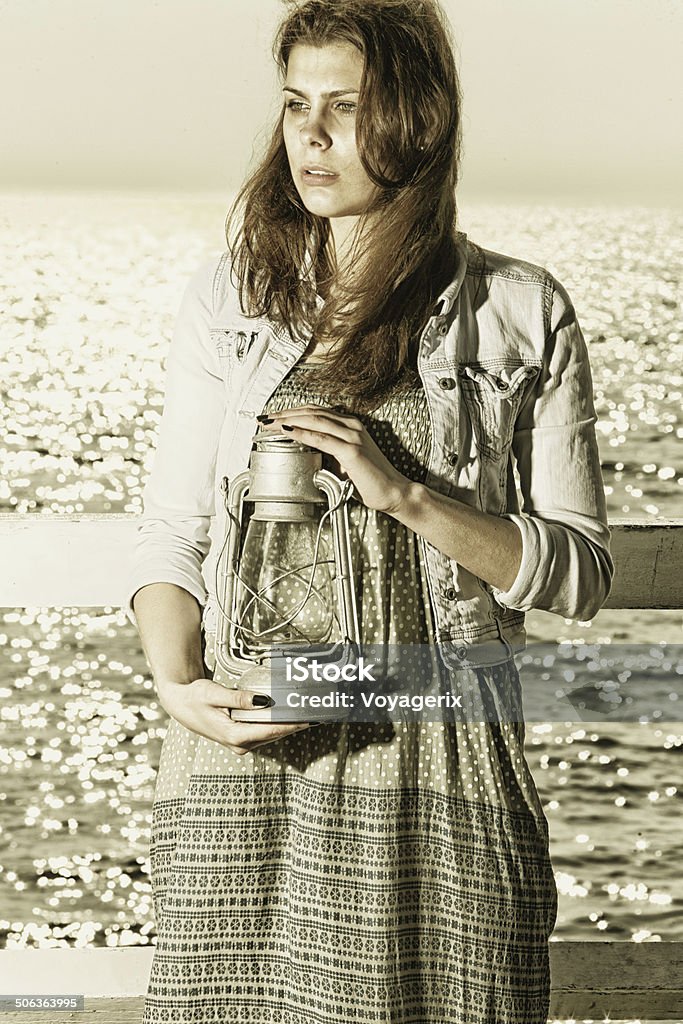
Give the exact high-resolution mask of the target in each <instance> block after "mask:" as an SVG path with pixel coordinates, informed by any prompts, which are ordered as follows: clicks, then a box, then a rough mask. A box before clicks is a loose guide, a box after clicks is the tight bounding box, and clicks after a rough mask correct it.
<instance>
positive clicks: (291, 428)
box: [282, 423, 294, 430]
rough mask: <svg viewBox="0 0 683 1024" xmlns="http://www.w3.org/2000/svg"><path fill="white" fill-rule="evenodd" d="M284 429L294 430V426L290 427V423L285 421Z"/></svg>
mask: <svg viewBox="0 0 683 1024" xmlns="http://www.w3.org/2000/svg"><path fill="white" fill-rule="evenodd" d="M282 429H283V430H294V427H290V426H289V424H288V423H283V424H282Z"/></svg>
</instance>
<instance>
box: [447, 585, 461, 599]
mask: <svg viewBox="0 0 683 1024" xmlns="http://www.w3.org/2000/svg"><path fill="white" fill-rule="evenodd" d="M457 596H458V595H457V594H456V592H455V589H454V588H453V587H449V588H448V590H447V591H446V599H447V600H448V601H455V599H456V597H457Z"/></svg>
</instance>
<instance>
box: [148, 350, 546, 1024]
mask: <svg viewBox="0 0 683 1024" xmlns="http://www.w3.org/2000/svg"><path fill="white" fill-rule="evenodd" d="M308 373H309V369H308V368H307V367H306V366H305V365H304V364H299V365H297V366H296V367H294V369H293V370H292V371H291V372H290V373H289V374H288V376H287V377H286V378H285V379H284V380H283V382H282V383H281V384H280V386H279V388H278V389H277V391H276V392H275V393H274V394H273V396H272V397H271V399H270V401H269V403H268V406H267V409H269V410H279V409H283V408H288V407H290V406H292V405H298V404H303V403H306V402H314V403H318V404H330V402H326V399H325V396H323V395H320V394H319V393H317V392H316V391H314V390H312V388H311V386H310V385H309V381H310V377H308V379H307V374H308ZM362 418H363V420H364V422H365V424H366V426H367V429H368V430H369V432H370V433H371V435H372V437H373V438H374V440H375V441H376V443H377V444H378V446H379V447H380V448H381V449H382V451H383V452H384V453H385V455H386V456H387V457H388V458H389V460H390V461H391V462H392V463H393V465H395V466H396V468H397V469H398V470H399V471H400V472H403V473H405V475H406V476H408V477H410V478H412V479H421V478H422V477H423V476H424V468H425V466H426V465H427V462H428V455H429V448H430V443H431V435H430V423H429V414H428V409H427V404H426V399H425V395H424V392H423V390H422V387H421V384H420V381H419V378H418V377H417V376H416V375H413V377H412V378H411V380H410V381H409V382H408V386H407V387H405V386H404V387H403V388H402V389H400V390H399V391H397V392H396V393H393V394H392V395H390V396H389V397H388V398H387V399H386V401H384V402H383V404H382V405H380V406H379V407H378V408H376V409H375V410H374V411H373V412H371V413H369V414H367V416H363V417H362ZM350 518H351V526H352V531H353V535H354V536H355V545H356V548H357V550H358V552H359V553H360V559H359V568H358V571H357V573H356V577H357V579H356V586H357V596H358V604H359V616H360V620H361V635H362V638H363V641H364V642H371V643H380V644H382V643H400V644H423V645H424V644H429V643H432V630H431V627H430V620H429V601H428V596H427V594H426V591H425V576H424V573H423V570H422V566H421V564H420V551H419V546H418V544H417V538H416V536H415V534H414V533H413V532H412V531H410V530H408V529H406V528H405V527H403V526H402V525H401V524H399V523H397V522H396V521H395V520H394V519H392V518H391V517H389V516H386V515H383V514H382V513H378V512H374V511H372V510H369V509H367V508H366V507H365V506H364V505H362V504H361V503H360V502H352V503H351V506H350ZM209 639H210V638H207V640H209ZM466 671H467V673H469V675H470V676H471V679H470V683H471V684H472V685H473V686H482V687H485V688H488V689H489V690H490V691H491V692H496V691H499V690H502V689H506V690H507V691H508V692H513V693H514V694H516V696H517V697H519V676H518V674H517V671H516V668H515V666H514V663H512V662H511V663H509V664H507V665H502V666H500V665H499V666H495V667H493V668H487V669H477V670H473V669H470V670H466ZM151 858H152V882H153V891H154V900H155V910H156V917H157V930H158V944H157V948H156V951H155V956H154V962H153V967H152V974H151V979H150V985H149V991H148V995H147V999H146V1002H145V1015H144V1022H145V1024H172V1022H176V1021H177V1022H180V1021H183V1022H194V1024H210V1022H214V1021H215V1022H221V1024H223V1022H228V1021H239V1022H242V1024H275V1022H277V1024H351V1022H353V1024H545V1021H546V1019H547V1013H548V997H549V968H548V949H547V940H548V937H549V935H550V932H551V931H552V928H553V926H554V923H555V915H556V907H557V903H556V889H555V883H554V878H553V873H552V868H551V864H550V859H549V854H548V833H547V823H546V819H545V817H544V815H543V811H542V808H541V805H540V802H539V798H538V794H537V792H536V787H535V785H534V782H533V779H532V777H531V775H530V772H529V769H528V766H527V763H526V761H525V757H524V726H523V723H520V722H510V723H505V722H501V723H498V724H496V723H491V722H489V721H482V722H469V723H467V722H460V723H457V722H455V723H453V722H450V723H447V724H444V723H443V722H428V721H424V720H422V721H419V722H415V721H413V722H406V721H393V720H392V721H391V722H380V723H378V722H327V723H324V724H322V725H319V726H316V727H313V728H310V729H307V730H304V731H303V732H298V733H294V734H292V735H290V736H288V737H285V738H284V739H282V740H278V741H275V742H273V743H269V744H266V745H265V746H261V747H259V748H258V749H256V750H254V751H253V752H251V753H248V754H246V755H244V756H241V757H240V756H237V755H235V754H233V753H232V752H231V751H230V750H229V749H228V748H227V747H223V746H221V745H219V744H217V743H213V742H211V741H209V740H206V739H204V738H203V737H199V736H197V735H195V734H193V733H190V732H189V731H187V730H186V729H184V728H183V727H182V726H181V725H179V724H178V723H177V722H175V721H173V720H171V721H170V723H169V728H168V732H167V735H166V738H165V741H164V744H163V749H162V755H161V760H160V765H159V773H158V781H157V788H156V794H155V801H154V808H153V829H152V842H151Z"/></svg>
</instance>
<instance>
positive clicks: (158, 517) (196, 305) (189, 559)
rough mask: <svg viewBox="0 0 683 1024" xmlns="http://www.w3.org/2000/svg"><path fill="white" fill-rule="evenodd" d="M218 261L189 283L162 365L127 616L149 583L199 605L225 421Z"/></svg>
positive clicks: (202, 600) (205, 266)
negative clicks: (216, 344) (216, 338)
mask: <svg viewBox="0 0 683 1024" xmlns="http://www.w3.org/2000/svg"><path fill="white" fill-rule="evenodd" d="M216 268H217V260H215V259H214V260H212V261H211V263H208V264H205V265H204V266H202V267H200V268H199V270H198V271H197V272H196V273H195V274H194V275H193V277H192V278H191V279H190V281H189V283H188V285H187V288H186V290H185V293H184V295H183V298H182V301H181V304H180V310H179V313H178V317H177V319H176V323H175V328H174V332H173V338H172V341H171V346H170V350H169V354H168V359H167V362H166V387H165V398H164V410H163V414H162V417H161V423H160V427H159V435H158V440H157V447H156V451H155V454H154V460H153V464H152V470H151V473H150V475H149V477H148V479H147V482H146V485H145V488H144V492H143V500H144V510H143V515H142V520H141V522H140V526H139V527H138V532H137V539H136V544H135V548H134V552H133V557H132V565H131V567H130V570H129V573H128V586H127V595H126V603H125V608H126V613H127V615H128V617H129V618H130V619H131V621H133V622H135V616H134V614H133V611H132V600H133V597H134V596H135V593H136V591H138V590H139V589H140V588H141V587H143V586H145V585H146V584H148V583H175V584H177V585H178V586H179V587H183V588H184V589H185V590H187V591H189V593H190V594H192V595H193V597H195V598H196V599H197V601H198V602H199V604H200V605H203V604H204V603H205V601H206V596H207V595H206V588H205V586H204V580H203V578H202V574H201V565H202V562H203V560H204V558H205V557H206V555H207V552H208V550H209V547H210V539H209V527H210V523H211V517H212V516H213V515H214V512H215V504H214V503H215V492H214V486H215V481H214V473H215V466H216V453H217V448H218V441H219V437H220V432H221V426H222V423H223V419H224V416H225V387H224V384H223V380H222V376H221V370H220V363H219V359H218V354H217V352H216V351H215V350H214V349H213V348H212V345H211V339H210V334H209V323H210V319H211V316H212V305H213V304H212V291H213V281H214V276H215V272H216Z"/></svg>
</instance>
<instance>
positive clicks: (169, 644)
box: [130, 0, 613, 1024]
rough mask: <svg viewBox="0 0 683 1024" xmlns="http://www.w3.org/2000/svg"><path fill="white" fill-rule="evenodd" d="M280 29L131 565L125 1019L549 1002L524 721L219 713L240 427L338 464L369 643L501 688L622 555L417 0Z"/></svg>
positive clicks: (547, 926)
mask: <svg viewBox="0 0 683 1024" xmlns="http://www.w3.org/2000/svg"><path fill="white" fill-rule="evenodd" d="M275 53H276V57H277V61H278V63H279V66H280V69H281V71H282V79H283V111H282V115H281V117H280V118H279V119H278V122H277V125H276V127H275V130H274V132H273V137H272V141H271V143H270V147H269V149H268V152H267V153H266V155H265V157H264V159H263V161H262V162H261V164H260V166H259V167H258V168H257V170H256V172H255V173H254V174H253V175H252V176H251V177H250V179H249V180H248V181H247V182H246V184H245V185H244V187H243V189H242V192H241V194H240V196H239V197H238V201H237V204H236V206H235V210H234V214H233V218H232V220H231V228H229V232H230V231H232V232H233V234H232V237H229V242H230V244H229V252H228V253H226V254H224V255H223V256H221V257H220V259H217V260H214V261H212V262H211V264H210V265H208V266H206V267H202V268H201V269H200V270H199V271H198V273H197V274H196V276H195V277H194V278H193V280H192V281H191V282H190V284H189V286H188V289H187V291H186V293H185V297H184V299H183V302H182V306H181V310H180V314H179V318H178V322H177V327H176V331H175V335H174V338H173V342H172V347H171V352H170V356H169V362H168V376H167V388H166V401H165V409H164V415H163V420H162V426H161V432H160V437H159V443H158V450H157V454H156V461H155V464H154V468H153V470H152V474H151V476H150V478H149V482H148V484H147V488H146V493H145V513H144V517H143V521H142V525H141V527H140V533H139V542H138V547H137V554H136V558H135V565H134V570H133V574H132V578H131V586H130V593H131V601H132V607H133V608H134V612H135V616H136V618H137V623H138V626H139V630H140V634H141V637H142V641H143V644H144V648H145V651H146V654H147V656H148V659H149V662H150V665H151V668H152V671H153V674H154V679H155V682H156V686H157V690H158V694H159V700H160V702H161V704H162V706H163V707H164V708H165V709H166V711H167V712H168V714H169V716H170V722H169V728H168V732H167V735H166V738H165V741H164V745H163V751H162V756H161V763H160V766H159V776H158V783H157V790H156V797H155V802H154V813H153V834H152V844H151V849H152V880H153V887H154V896H155V908H156V916H157V925H158V946H157V948H156V952H155V957H154V964H153V968H152V975H151V980H150V987H149V992H148V997H147V1001H146V1008H145V1021H146V1022H147V1024H152V1022H162V1021H163V1022H164V1024H169V1022H172V1021H196V1022H201V1024H207V1022H209V1021H233V1020H235V1021H237V1020H239V1021H250V1022H254V1024H255V1022H258V1024H268V1022H275V1021H278V1022H282V1024H304V1022H306V1024H339V1022H350V1021H354V1022H358V1024H370V1022H382V1024H394V1022H395V1024H408V1022H412V1024H446V1022H448V1024H465V1022H467V1024H494V1022H495V1024H534V1022H538V1024H541V1022H545V1020H546V1017H547V1012H548V999H549V970H548V950H547V942H548V937H549V935H550V933H551V931H552V929H553V926H554V922H555V913H556V891H555V885H554V879H553V872H552V869H551V864H550V860H549V855H548V832H547V823H546V820H545V817H544V815H543V811H542V808H541V805H540V801H539V798H538V794H537V792H536V788H535V785H534V782H533V779H532V778H531V776H530V773H529V769H528V767H527V764H526V761H525V758H524V727H523V724H522V723H521V722H519V721H514V720H513V721H509V720H503V719H501V720H500V721H495V720H488V721H461V722H457V723H448V724H444V723H434V722H427V721H422V722H419V723H414V722H413V723H409V722H391V723H386V722H385V723H382V724H380V723H372V722H369V723H353V722H336V723H325V724H322V725H319V726H318V727H316V728H310V727H309V726H308V725H306V724H304V725H301V724H298V725H292V724H279V725H273V724H270V725H266V724H260V723H259V724H253V723H244V722H237V721H233V720H231V717H230V711H231V709H235V708H247V707H250V706H251V701H252V697H254V693H253V692H252V691H247V690H246V689H240V688H239V687H237V688H235V686H233V687H232V688H231V687H230V686H228V685H223V684H222V683H220V682H217V681H215V680H212V678H211V672H210V670H209V668H207V665H206V664H205V661H204V656H205V654H206V657H207V659H208V660H210V648H211V635H212V631H213V630H214V628H215V595H214V594H212V593H209V594H208V600H207V590H206V588H205V584H204V579H203V577H202V573H201V571H200V566H201V564H202V562H203V560H204V558H205V557H206V556H207V553H208V552H209V549H210V556H209V559H208V560H207V564H208V566H209V568H208V569H207V571H206V572H205V578H206V579H207V580H209V581H211V580H213V578H214V572H213V568H214V566H215V559H216V557H217V549H218V548H219V547H220V543H221V540H222V537H223V535H224V531H225V528H226V523H225V513H224V510H223V498H222V495H221V494H220V492H219V489H218V487H219V484H220V481H221V480H222V479H223V477H224V476H227V477H228V478H229V479H232V478H233V477H234V476H235V474H237V473H239V472H241V471H243V470H244V469H245V468H246V467H247V465H248V462H249V456H250V450H251V446H252V442H253V438H254V435H255V432H256V431H257V430H259V429H268V430H273V429H274V428H281V429H282V430H283V431H286V432H288V433H289V435H290V436H291V437H292V438H294V439H296V440H298V441H302V442H304V443H306V444H309V445H310V446H312V447H314V448H316V449H318V450H320V451H321V452H323V453H324V456H325V458H326V459H327V460H329V465H330V466H332V467H334V468H335V469H336V470H337V472H338V473H339V474H340V475H342V476H346V477H348V478H349V479H350V480H351V481H352V482H353V485H354V487H355V491H356V500H355V501H354V502H352V515H351V525H352V533H353V538H352V540H353V545H354V551H355V554H356V556H357V563H356V564H357V575H356V581H355V582H356V593H357V599H358V605H359V613H360V620H361V630H362V637H363V641H365V642H370V643H378V644H422V645H425V644H428V645H431V649H433V650H434V651H436V652H438V664H439V665H440V671H441V672H442V673H443V674H444V677H448V676H449V674H455V673H456V672H457V673H458V674H459V678H460V679H461V680H465V682H466V683H467V685H468V686H469V687H470V689H471V690H473V689H475V688H479V690H480V692H482V693H483V692H486V693H488V694H490V695H492V699H493V700H494V702H495V699H496V695H500V694H503V693H504V694H505V695H506V696H507V697H508V698H509V699H511V700H512V701H513V703H514V702H515V701H518V700H519V689H520V683H519V677H518V674H517V671H516V668H515V664H514V660H513V657H512V655H513V652H514V650H516V649H520V648H521V647H523V645H524V636H525V634H524V613H525V611H527V610H529V609H532V608H542V609H546V610H548V611H550V612H555V613H557V614H558V615H562V616H571V617H578V618H582V619H587V618H590V617H591V616H592V615H594V614H595V612H596V611H597V610H598V609H599V608H600V606H601V604H602V603H603V601H604V600H605V597H606V596H607V594H608V592H609V587H610V581H611V577H612V571H613V568H612V562H611V560H610V555H609V534H608V530H607V525H606V516H605V504H604V496H603V487H602V480H601V474H600V465H599V460H598V452H597V446H596V440H595V433H594V423H595V411H594V407H593V399H592V385H591V375H590V369H589V363H588V356H587V352H586V346H585V344H584V341H583V338H582V335H581V331H580V329H579V326H578V324H577V321H576V316H575V313H574V310H573V308H572V305H571V302H570V299H569V297H568V296H567V293H566V291H565V290H564V289H563V288H562V286H561V285H560V284H559V283H558V282H557V281H556V280H555V279H554V278H553V277H552V276H551V275H550V274H549V273H548V272H547V271H545V270H544V269H542V268H540V267H537V266H533V265H531V264H528V263H525V262H522V261H520V260H516V259H513V258H511V257H508V256H503V255H500V254H498V253H493V252H489V251H485V250H482V249H481V248H479V247H478V246H476V245H475V244H474V243H472V242H471V241H469V240H468V239H467V238H466V237H465V235H463V234H462V233H461V232H459V231H458V230H457V229H456V205H455V187H456V182H457V178H458V162H459V142H460V120H461V118H460V93H459V86H458V79H457V75H456V68H455V63H454V58H453V49H452V44H451V42H450V39H449V35H448V32H447V29H446V26H445V20H444V17H443V15H442V13H441V11H440V9H439V8H438V6H437V4H436V3H435V2H433V0H362V2H361V0H336V2H329V0H308V2H304V3H302V4H301V5H300V6H298V7H295V8H294V9H293V10H292V11H291V13H290V14H289V15H288V16H287V17H286V19H285V20H284V22H283V24H282V25H281V27H280V29H279V32H278V35H277V39H276V47H275ZM238 210H239V213H238V212H237V211H238ZM257 420H258V421H259V422H260V423H262V424H263V426H259V423H257ZM513 457H514V463H515V465H516V468H517V472H518V479H519V486H520V488H521V493H522V498H523V505H522V511H520V509H519V504H518V498H517V490H516V485H515V477H514V474H513ZM214 517H215V518H214ZM212 522H213V523H214V527H213V529H212V530H211V534H210V532H209V531H210V527H211V524H212ZM212 539H213V540H214V541H215V542H214V543H213V544H212V543H211V540H212ZM209 586H211V584H210V585H209ZM204 641H206V650H205V647H204ZM207 652H208V653H207Z"/></svg>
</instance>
